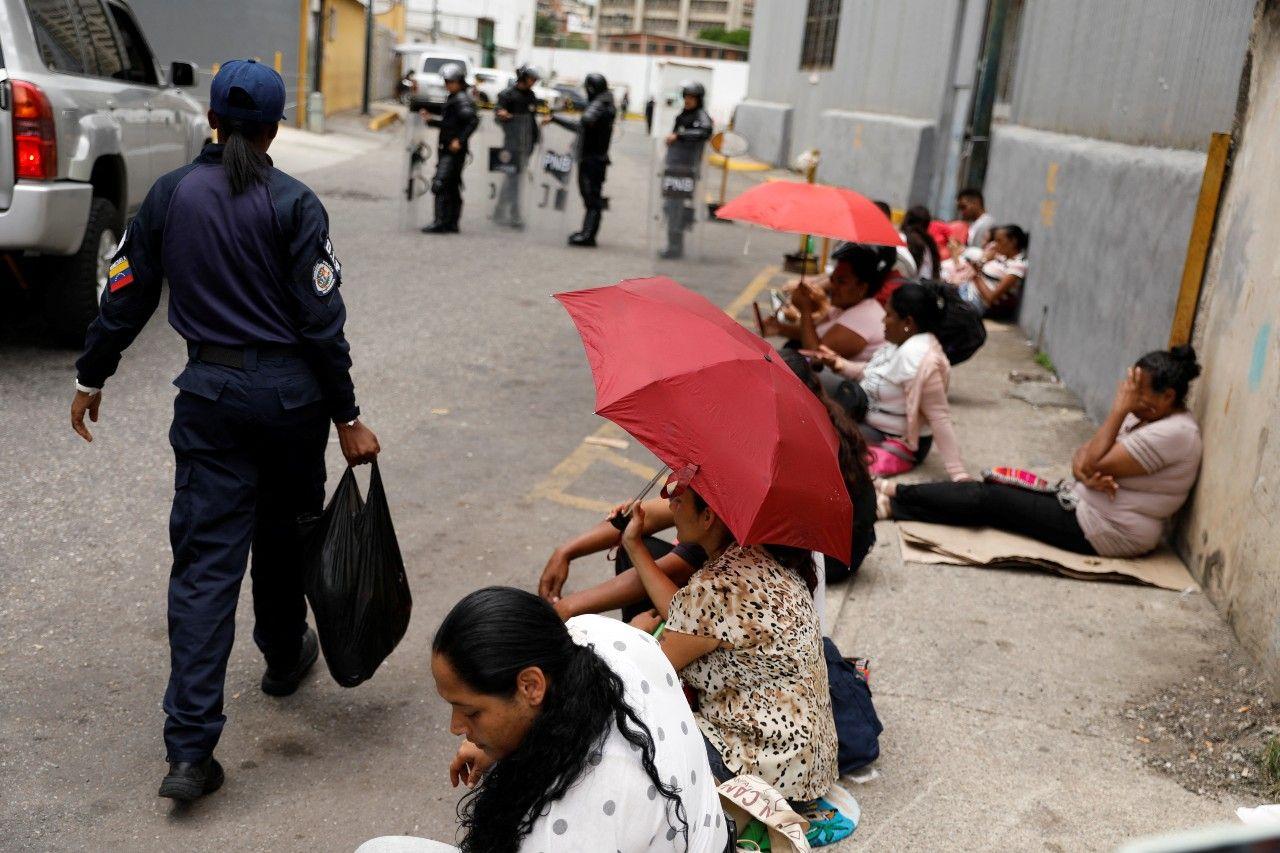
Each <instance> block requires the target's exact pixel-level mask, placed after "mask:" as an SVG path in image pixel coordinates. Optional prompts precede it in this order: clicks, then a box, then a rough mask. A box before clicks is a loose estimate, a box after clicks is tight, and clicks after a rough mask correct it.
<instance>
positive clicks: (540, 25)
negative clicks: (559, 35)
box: [533, 15, 556, 36]
mask: <svg viewBox="0 0 1280 853" xmlns="http://www.w3.org/2000/svg"><path fill="white" fill-rule="evenodd" d="M533 34H534V35H537V36H554V35H555V34H556V19H555V18H553V17H551V16H550V15H538V16H536V17H535V18H534V19H533Z"/></svg>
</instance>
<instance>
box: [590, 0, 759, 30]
mask: <svg viewBox="0 0 1280 853" xmlns="http://www.w3.org/2000/svg"><path fill="white" fill-rule="evenodd" d="M754 6H755V0H599V3H598V4H597V5H596V34H597V36H598V37H599V36H608V35H614V34H619V33H646V34H649V35H657V36H669V37H671V38H678V39H696V38H697V37H698V33H700V32H701V31H702V30H705V29H709V28H712V27H721V28H723V29H725V30H737V29H742V28H747V29H750V28H751V21H752V14H753V11H754Z"/></svg>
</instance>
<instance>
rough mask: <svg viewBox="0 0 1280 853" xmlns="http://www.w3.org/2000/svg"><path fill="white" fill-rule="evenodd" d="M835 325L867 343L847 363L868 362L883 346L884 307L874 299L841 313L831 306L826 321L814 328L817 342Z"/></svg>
mask: <svg viewBox="0 0 1280 853" xmlns="http://www.w3.org/2000/svg"><path fill="white" fill-rule="evenodd" d="M836 325H841V326H844V327H845V328H846V329H849V330H850V331H852V332H854V333H855V334H857V335H858V336H859V337H861V338H862V339H863V340H864V341H866V342H867V345H866V346H865V347H863V349H862V352H860V353H858V354H857V355H854V356H853V357H851V358H849V361H870V360H871V356H873V355H875V354H876V350H878V349H880V347H881V346H883V344H884V306H883V305H881V304H880V303H879V302H877V301H876V300H875V299H874V298H867V299H864V300H862V301H861V302H859V303H858V304H857V305H854V306H853V307H851V308H845V309H844V310H843V311H842V310H840V309H839V308H836V307H834V306H833V307H832V309H831V313H830V314H828V315H827V319H826V320H824V321H823V322H821V323H819V324H818V325H817V326H816V327H815V331H817V333H818V340H822V338H823V337H824V336H825V335H826V334H827V332H829V331H831V330H832V329H833V328H835V326H836Z"/></svg>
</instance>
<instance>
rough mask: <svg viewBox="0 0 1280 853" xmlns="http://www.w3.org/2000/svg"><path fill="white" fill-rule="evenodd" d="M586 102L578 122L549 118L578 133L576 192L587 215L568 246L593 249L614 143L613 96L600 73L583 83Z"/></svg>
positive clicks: (614, 115)
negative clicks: (611, 145)
mask: <svg viewBox="0 0 1280 853" xmlns="http://www.w3.org/2000/svg"><path fill="white" fill-rule="evenodd" d="M583 87H584V88H585V89H586V90H587V98H588V99H589V103H588V104H587V108H586V109H585V110H583V111H582V118H581V119H580V120H579V121H574V120H573V119H568V118H564V117H562V116H551V117H550V118H548V119H547V120H546V121H545V122H544V124H545V123H546V122H551V121H554V122H555V123H556V124H558V125H560V126H561V127H564V128H567V129H569V130H572V131H573V132H574V133H576V134H578V191H579V192H580V193H582V205H583V207H585V208H586V209H587V210H586V213H585V214H584V215H583V217H582V230H581V231H579V232H577V233H576V234H571V235H569V245H570V246H594V245H595V244H596V232H597V231H599V230H600V217H601V216H602V214H603V211H604V177H605V172H606V171H608V168H609V143H610V142H611V141H612V140H613V122H614V119H615V118H616V117H617V115H618V111H617V110H616V109H615V108H614V106H613V93H612V92H610V91H609V83H608V81H606V80H605V79H604V75H603V74H596V73H591V74H588V75H587V79H586V80H584V81H583Z"/></svg>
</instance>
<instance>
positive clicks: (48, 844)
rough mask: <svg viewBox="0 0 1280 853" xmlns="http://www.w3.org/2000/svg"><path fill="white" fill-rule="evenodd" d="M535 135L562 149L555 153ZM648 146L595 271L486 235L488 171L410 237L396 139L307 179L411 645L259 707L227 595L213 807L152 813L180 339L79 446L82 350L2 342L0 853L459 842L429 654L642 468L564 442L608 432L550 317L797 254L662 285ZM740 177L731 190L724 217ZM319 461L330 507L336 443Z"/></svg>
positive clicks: (712, 282)
mask: <svg viewBox="0 0 1280 853" xmlns="http://www.w3.org/2000/svg"><path fill="white" fill-rule="evenodd" d="M487 124H488V119H487V118H486V126H487ZM486 133H489V134H491V133H492V131H489V130H487V131H486ZM549 133H550V134H552V135H551V136H550V139H551V140H553V141H552V142H551V143H549V144H550V145H553V146H558V147H561V148H563V147H564V140H565V139H566V138H567V137H566V136H565V135H564V134H563V132H562V131H559V130H552V131H550V132H549ZM365 147H367V146H365ZM649 150H650V148H649V145H648V140H647V139H645V138H644V137H643V134H642V126H641V125H638V124H634V123H633V124H630V125H628V126H627V128H626V130H625V132H624V133H623V134H622V135H621V136H620V137H619V139H618V141H617V142H616V143H615V153H614V166H613V167H612V169H611V171H610V175H609V184H608V187H607V194H608V195H609V196H610V197H611V198H612V209H611V210H610V211H609V212H608V213H607V214H606V217H605V224H604V229H603V231H602V233H601V241H602V244H603V245H602V246H601V248H599V249H597V250H594V251H589V250H575V249H571V248H568V247H566V246H565V245H564V243H563V238H564V236H565V234H567V233H568V231H570V230H572V229H573V228H575V227H576V224H577V223H576V222H573V221H567V220H565V221H552V220H553V219H554V218H555V217H553V216H551V215H549V214H547V212H546V211H545V210H544V211H531V213H530V216H531V225H530V227H529V228H528V229H527V230H526V231H525V232H523V233H519V234H515V233H512V232H508V231H499V230H498V229H497V228H496V227H495V226H493V225H492V224H490V223H489V222H487V221H486V219H485V215H484V214H485V212H486V210H485V208H486V207H487V202H486V197H487V196H488V194H489V186H488V181H487V176H486V175H485V174H484V173H483V172H482V170H481V169H482V165H481V163H480V162H477V163H476V164H474V165H473V166H472V167H471V168H470V169H469V170H468V173H467V174H468V179H469V186H468V192H467V194H468V207H467V209H466V212H465V214H464V222H463V228H464V233H463V234H461V235H456V236H448V237H428V236H425V235H422V234H419V233H417V232H413V231H408V230H406V229H405V228H404V215H403V210H402V208H401V204H400V201H399V197H398V193H399V190H400V187H401V182H402V178H403V175H402V146H401V144H400V143H399V136H398V132H395V133H392V134H389V136H388V137H387V138H386V144H385V145H383V146H382V147H379V148H375V149H372V150H369V151H366V152H365V153H362V154H359V155H358V156H355V157H353V158H351V159H347V160H345V161H342V162H338V163H330V164H329V165H326V166H324V167H323V168H320V169H316V170H312V171H308V172H305V173H303V174H302V175H301V177H302V178H303V179H304V180H306V181H307V182H308V183H309V184H310V185H311V186H313V187H314V188H315V189H316V191H317V192H318V193H319V194H320V196H321V198H322V199H323V200H324V202H325V204H326V205H327V207H328V209H329V213H330V216H331V220H332V236H333V242H334V246H335V249H336V251H337V254H338V255H339V257H340V258H341V260H342V263H343V267H344V283H343V297H344V298H345V300H346V301H347V305H348V309H349V314H350V319H349V322H348V324H347V335H348V338H349V339H350V340H351V342H352V348H353V353H354V357H355V362H356V364H355V371H354V376H355V381H356V387H357V393H358V395H359V401H360V403H361V405H362V407H363V409H364V411H365V417H366V420H367V421H368V423H369V424H370V425H371V426H372V427H373V428H374V429H375V430H376V431H377V433H378V436H379V438H380V440H381V442H382V446H383V454H382V457H381V461H382V473H383V477H384V479H385V482H386V487H387V490H388V493H389V497H390V500H391V503H392V511H393V514H394V518H395V523H396V526H397V532H398V534H399V540H400V545H401V548H402V550H403V553H404V556H405V559H406V563H407V565H408V572H409V578H410V583H411V586H412V588H413V592H414V596H415V610H414V615H413V622H412V624H411V625H410V628H409V632H408V635H407V636H406V637H405V639H404V641H403V643H402V644H401V645H400V647H399V649H398V650H397V651H396V652H395V654H393V655H392V657H391V658H390V659H389V660H388V661H387V662H386V664H385V665H384V666H383V667H382V669H381V670H380V671H379V672H378V674H377V675H376V676H375V677H374V678H373V679H372V680H371V681H370V682H368V683H366V684H364V685H362V686H360V687H358V688H355V689H351V690H344V689H343V688H341V687H339V686H338V685H337V684H335V683H334V682H333V681H332V680H331V679H330V678H329V676H328V674H327V673H326V672H325V671H324V670H323V668H319V669H317V670H316V672H315V673H314V675H313V676H312V677H311V679H310V680H309V681H308V683H306V684H305V686H304V687H303V688H302V689H301V690H300V691H299V692H298V693H297V694H296V695H295V696H293V697H291V698H288V699H284V700H277V699H271V698H269V697H267V696H264V695H263V694H262V693H261V692H260V691H259V689H258V680H259V678H260V676H261V671H262V661H261V659H260V657H259V655H258V653H257V650H256V648H255V647H254V645H253V643H252V642H251V641H250V639H249V631H250V629H251V618H252V617H251V610H250V609H249V602H248V601H247V597H248V589H247V587H246V588H245V591H244V597H245V599H246V600H242V601H241V609H240V613H241V616H242V618H241V620H240V623H239V625H238V638H239V640H240V642H239V643H237V645H236V648H235V650H234V652H233V654H232V657H231V664H230V668H229V671H228V674H227V715H228V717H229V721H228V725H227V728H226V731H225V733H224V735H223V738H222V742H221V745H220V746H219V749H218V753H217V754H218V757H219V758H220V759H221V761H222V762H223V764H224V765H225V766H226V768H227V774H228V775H227V783H226V786H225V787H224V788H223V789H222V790H221V791H219V792H218V793H216V794H215V795H213V796H211V797H209V798H207V799H206V800H204V801H201V802H199V803H197V804H196V805H195V806H194V807H191V808H186V809H182V808H175V807H174V806H173V805H172V804H171V803H170V802H169V801H168V800H160V799H158V798H156V797H155V789H156V786H157V785H158V783H159V781H160V777H161V776H162V775H163V771H164V767H165V766H164V763H163V759H164V748H163V742H162V739H161V725H162V722H163V714H162V711H161V708H160V700H161V696H162V693H163V690H164V685H165V681H166V678H167V675H168V645H167V641H166V629H165V604H164V602H165V589H166V582H167V577H168V570H169V564H170V552H169V544H168V538H167V527H166V524H167V518H168V507H169V501H170V498H171V495H172V485H173V459H172V454H171V451H170V448H169V446H168V441H167V429H168V423H169V419H170V415H171V402H172V399H173V397H174V394H175V390H174V388H173V387H172V386H171V384H170V381H171V379H172V378H173V377H174V376H175V375H176V374H177V373H178V372H179V371H180V369H181V367H182V364H183V361H184V358H185V353H184V350H183V347H182V344H181V341H180V340H179V339H178V338H177V336H176V335H175V334H174V332H173V331H172V330H171V329H170V328H169V327H168V326H167V324H166V323H165V321H164V317H163V314H162V313H161V312H163V310H164V308H163V306H162V308H161V312H158V313H157V316H156V317H155V318H153V320H152V322H151V323H150V325H149V326H148V327H147V329H146V330H145V331H144V332H143V333H142V335H141V336H140V337H139V338H138V340H137V342H136V343H135V344H134V346H133V347H132V348H131V349H130V350H129V352H128V353H127V354H126V356H125V359H124V362H123V364H122V366H121V369H120V372H119V373H118V374H117V376H116V377H115V378H114V379H113V380H112V381H111V382H110V383H109V384H108V386H107V389H106V392H105V397H104V402H103V405H102V419H101V420H100V422H99V423H98V424H97V425H96V426H94V432H95V435H96V436H97V440H96V441H94V442H93V444H92V445H86V444H85V443H84V442H82V441H81V440H80V439H79V438H78V437H76V436H75V435H74V434H73V433H72V432H71V430H70V428H69V426H68V423H67V411H68V405H69V402H70V399H71V395H72V379H73V367H72V365H73V361H74V358H75V354H74V353H71V352H67V351H64V350H58V349H54V348H51V347H49V346H48V345H45V344H44V343H42V339H41V334H40V331H39V328H38V324H35V323H34V322H26V321H24V320H23V319H22V318H20V317H19V318H17V319H15V318H14V317H13V313H12V312H11V313H10V318H9V321H8V322H6V323H4V324H0V325H3V326H4V328H5V329H6V331H5V336H4V338H3V339H0V411H2V412H3V417H2V418H0V519H2V520H0V848H3V849H6V850H8V849H12V850H40V849H50V850H53V849H57V850H78V849H93V850H126V849H127V850H178V849H181V850H185V851H198V850H334V851H342V850H351V849H353V848H354V847H355V846H356V845H357V844H358V843H359V842H361V841H362V840H364V839H366V838H369V837H371V836H375V835H382V834H402V833H404V834H416V835H423V836H428V837H436V838H440V839H442V840H447V839H450V838H452V835H453V828H454V817H453V816H454V808H455V803H456V800H457V792H455V791H453V790H451V789H450V788H449V786H448V782H447V776H446V772H445V768H446V763H447V761H448V759H449V757H450V756H451V755H452V751H453V747H454V744H455V738H454V737H453V736H451V735H450V734H449V733H448V731H447V725H448V715H447V712H446V706H445V705H444V703H443V702H441V701H440V700H439V698H438V697H437V696H436V695H435V691H434V689H433V686H432V680H431V677H430V672H429V659H428V656H429V646H430V640H431V635H432V632H433V631H434V629H435V627H436V625H437V624H438V623H439V620H440V618H441V617H442V616H443V614H444V612H445V611H446V610H447V609H448V607H449V606H450V605H451V604H452V603H453V602H454V601H456V600H457V599H458V598H459V597H460V596H462V595H463V594H464V593H466V592H468V591H470V590H472V589H475V588H477V587H480V586H483V585H486V584H514V585H518V586H524V587H528V588H534V587H535V586H536V578H537V576H538V573H539V571H540V569H541V567H542V564H543V561H544V560H545V558H546V556H547V555H548V554H549V552H550V551H551V549H552V547H553V546H554V545H555V544H556V543H557V542H558V541H560V540H561V539H562V538H564V537H565V536H566V535H568V534H570V533H571V532H574V531H575V530H577V529H579V528H581V527H583V526H585V525H587V524H589V523H592V522H594V521H595V520H596V518H597V517H598V516H597V515H596V510H595V509H593V507H595V506H598V505H599V504H600V503H602V502H605V501H609V500H613V499H617V498H619V497H620V496H625V495H626V494H627V493H629V492H630V491H632V490H633V489H634V487H635V484H636V483H637V482H638V478H639V476H640V474H642V473H643V472H644V471H645V470H646V467H647V465H648V464H649V463H648V462H647V461H646V457H645V455H644V454H643V453H642V452H640V451H638V450H637V448H635V447H634V446H632V447H630V448H628V449H625V450H618V449H609V448H599V447H594V446H593V445H583V444H582V440H583V438H584V437H586V436H588V435H591V434H593V433H595V432H596V431H597V430H598V429H599V428H600V427H601V424H602V422H601V421H600V420H599V419H598V418H596V417H595V416H594V415H593V414H592V401H593V391H592V386H591V381H590V376H589V373H588V370H587V366H586V361H585V358H584V356H583V352H582V347H581V344H580V343H579V341H578V338H577V335H576V334H575V332H574V330H573V327H572V325H571V323H570V322H569V319H568V317H567V315H566V314H565V313H564V312H563V311H562V309H561V308H560V307H559V306H558V304H557V303H555V302H554V301H553V300H552V299H550V298H549V295H550V294H551V293H553V292H555V291H559V290H568V289H577V288H582V287H590V286H595V285H599V284H604V283H611V282H614V281H617V280H619V279H622V278H628V277H637V276H646V275H652V274H655V273H658V272H662V273H666V274H670V275H671V276H673V277H674V278H676V279H677V280H679V281H681V282H683V283H685V284H686V285H688V286H690V287H692V288H694V289H695V290H697V291H699V292H701V293H703V294H705V295H706V296H707V297H708V298H710V299H711V300H712V301H714V302H716V303H717V304H719V305H726V304H729V303H730V302H731V301H732V300H734V298H735V297H737V296H739V295H740V294H741V293H742V291H743V290H744V288H746V287H747V286H748V285H749V283H750V282H752V281H753V279H755V278H756V276H757V275H758V274H759V273H760V272H761V271H762V269H764V268H765V267H767V266H769V265H776V264H777V263H778V262H779V260H780V256H781V253H782V252H783V251H784V250H788V249H790V248H792V247H793V246H794V243H793V242H792V240H793V239H794V238H786V237H782V236H779V235H773V234H768V233H766V232H762V231H760V230H751V231H749V230H748V229H746V228H745V227H742V226H734V225H726V224H719V223H711V224H709V225H706V226H704V227H703V233H702V236H701V238H700V239H698V240H696V241H695V243H696V244H697V249H696V252H695V254H696V255H697V257H696V258H691V259H689V260H686V261H683V262H678V263H667V264H666V265H663V264H662V263H661V262H658V261H656V260H655V258H654V254H653V246H652V245H651V242H650V240H649V237H648V230H649V229H648V224H649V219H650V216H649V210H650V207H651V203H650V201H651V193H650V192H649V184H650V175H651V173H652V170H651V167H650V159H649ZM477 159H478V160H479V159H480V158H477ZM287 160H288V158H287V157H283V158H282V161H287ZM748 180H751V178H749V177H747V176H744V175H738V174H735V175H733V177H732V180H731V183H730V189H731V194H732V192H733V191H736V190H737V189H740V188H742V187H744V186H745V185H746V182H747V181H748ZM571 190H572V188H571ZM572 195H576V192H572V191H571V196H572ZM534 200H535V201H537V198H536V193H535V199H534ZM534 212H539V213H543V214H544V218H543V219H540V220H534V219H533V218H532V215H533V213H534ZM748 235H750V236H749V237H748ZM583 448H588V449H587V450H584V449H583ZM566 460H567V461H566ZM328 461H329V471H330V478H329V479H330V486H331V487H332V485H333V484H334V483H336V481H337V476H338V475H339V474H340V473H341V471H342V467H341V466H342V462H341V456H340V454H339V453H338V449H337V445H336V443H331V446H330V449H329V460H328ZM553 472H555V473H554V476H553ZM361 480H362V482H367V477H366V476H364V475H362V477H361ZM605 572H606V568H605V565H604V562H603V560H596V561H594V562H590V563H586V564H584V565H583V566H581V567H579V568H578V569H577V571H576V573H575V575H574V576H573V577H572V578H571V581H570V583H571V584H575V583H583V582H587V581H590V580H592V579H593V578H603V577H604V576H605Z"/></svg>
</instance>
